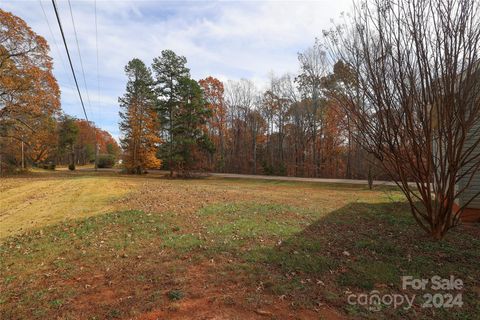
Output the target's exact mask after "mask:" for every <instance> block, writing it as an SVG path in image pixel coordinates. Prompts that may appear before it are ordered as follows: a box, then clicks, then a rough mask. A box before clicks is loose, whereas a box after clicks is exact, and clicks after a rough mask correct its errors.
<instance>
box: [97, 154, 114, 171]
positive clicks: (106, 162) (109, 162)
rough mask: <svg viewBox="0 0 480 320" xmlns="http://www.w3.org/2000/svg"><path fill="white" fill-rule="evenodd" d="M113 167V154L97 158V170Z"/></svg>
mask: <svg viewBox="0 0 480 320" xmlns="http://www.w3.org/2000/svg"><path fill="white" fill-rule="evenodd" d="M114 165H115V156H114V155H113V154H101V155H99V156H98V162H97V167H98V168H113V166H114Z"/></svg>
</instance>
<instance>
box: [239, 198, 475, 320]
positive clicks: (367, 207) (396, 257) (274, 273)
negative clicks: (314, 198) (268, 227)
mask: <svg viewBox="0 0 480 320" xmlns="http://www.w3.org/2000/svg"><path fill="white" fill-rule="evenodd" d="M479 247H480V228H479V227H478V226H477V227H470V228H466V227H462V226H460V227H458V228H456V229H454V230H452V231H451V232H450V233H449V234H448V235H447V236H446V238H445V239H444V240H443V241H434V240H432V239H431V238H430V237H429V236H428V235H427V234H425V233H424V232H423V231H422V230H421V229H420V228H419V227H418V226H417V225H416V224H415V222H414V220H413V218H412V217H411V216H410V214H409V208H408V205H407V204H406V203H379V204H368V203H350V204H349V205H347V206H345V207H343V208H341V209H338V210H336V211H334V212H332V213H330V214H329V215H327V216H325V217H323V218H320V219H318V220H317V221H315V222H314V223H312V224H310V225H309V226H308V227H306V228H305V229H303V230H302V231H301V232H299V233H297V234H294V235H293V236H290V237H288V238H287V239H285V240H279V242H278V243H277V245H275V246H273V247H269V248H261V249H257V250H252V251H250V252H248V253H247V254H246V255H245V259H246V261H247V262H248V263H249V264H250V265H251V266H252V267H253V269H256V271H255V273H256V274H257V275H258V277H259V279H261V280H259V281H261V282H262V284H263V286H264V287H265V289H266V290H268V291H270V292H271V293H273V294H276V295H279V296H287V297H288V296H290V298H292V299H293V301H295V302H296V303H298V304H302V305H306V306H307V307H315V305H321V304H325V303H326V304H329V305H334V306H336V307H337V308H341V309H343V310H344V311H345V312H347V313H348V314H349V315H351V316H360V317H366V318H369V317H371V318H376V317H377V316H380V315H379V314H378V313H370V312H369V311H368V310H366V309H365V308H361V307H358V306H351V305H348V304H347V299H346V298H347V294H346V293H350V292H356V293H368V292H369V291H371V290H379V291H380V292H384V293H402V292H403V293H405V292H404V291H402V282H401V277H402V276H407V275H409V276H413V277H415V278H431V277H432V276H434V275H438V276H440V277H442V278H449V277H450V275H454V276H455V277H456V278H460V279H462V280H463V282H464V285H465V290H463V301H464V303H465V304H464V306H463V308H457V309H454V310H452V309H450V310H447V309H441V310H432V309H426V310H420V309H419V305H417V308H416V309H417V310H415V311H413V310H410V311H408V312H407V311H405V310H402V309H398V310H393V308H390V309H389V308H388V307H387V308H385V309H384V310H382V312H381V313H382V314H383V316H384V317H394V318H400V319H403V318H412V319H413V318H416V317H417V316H422V317H423V316H425V317H426V318H429V317H431V316H433V315H434V313H433V312H436V313H437V315H438V314H440V315H441V316H442V317H443V318H445V319H447V318H459V319H473V318H474V316H475V315H477V314H479V313H480V306H479V304H478V301H479V299H480V296H479V288H480V282H479V279H480V272H479V271H480V270H479V268H478V264H477V263H476V262H475V261H477V262H478V261H480V250H479V249H478V248H479ZM259 265H261V266H262V267H260V268H259ZM265 269H267V270H268V272H265ZM426 292H429V291H428V290H427V291H424V292H412V293H416V294H418V295H423V294H424V293H426ZM430 292H432V290H430ZM446 293H447V292H446ZM457 293H458V292H457ZM422 301H423V300H417V301H416V302H417V303H418V304H420V303H421V302H422ZM420 318H421V317H420Z"/></svg>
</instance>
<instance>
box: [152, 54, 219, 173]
mask: <svg viewBox="0 0 480 320" xmlns="http://www.w3.org/2000/svg"><path fill="white" fill-rule="evenodd" d="M186 63H187V59H186V58H185V57H183V56H178V55H176V54H175V52H173V51H171V50H164V51H162V54H161V56H160V57H158V58H155V59H154V61H153V66H152V68H153V70H154V72H155V77H156V90H155V92H156V94H157V106H158V109H157V110H158V116H159V119H160V121H161V124H162V128H163V131H162V137H163V139H164V142H163V143H162V146H161V148H160V152H159V153H160V156H161V158H162V159H166V160H167V167H168V169H169V170H170V176H173V172H174V170H176V171H179V172H181V174H183V175H189V173H190V171H191V170H193V169H196V168H198V167H199V162H200V160H201V157H200V156H201V155H202V153H204V152H208V151H211V150H212V144H211V143H210V140H209V139H208V136H207V135H206V128H205V123H206V120H207V117H208V116H209V109H208V107H207V105H206V103H205V100H204V99H203V94H202V90H201V88H200V86H199V85H198V83H197V82H196V81H195V80H192V79H190V70H189V69H188V68H187V67H186V66H185V65H186Z"/></svg>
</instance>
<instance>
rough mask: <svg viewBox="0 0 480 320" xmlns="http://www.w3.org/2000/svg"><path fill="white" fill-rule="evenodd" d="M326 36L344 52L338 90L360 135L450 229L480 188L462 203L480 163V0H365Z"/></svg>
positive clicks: (434, 222) (418, 212)
mask: <svg viewBox="0 0 480 320" xmlns="http://www.w3.org/2000/svg"><path fill="white" fill-rule="evenodd" d="M325 36H326V39H327V40H328V43H329V46H330V48H331V49H332V53H333V56H334V57H335V59H338V60H340V63H337V65H336V68H335V74H334V77H335V78H336V85H334V86H330V87H329V94H330V95H331V96H332V97H334V98H335V99H337V101H338V102H339V103H340V104H341V105H342V106H343V108H344V110H345V111H346V113H347V115H348V117H349V119H351V121H353V123H354V125H355V127H356V128H357V130H356V131H355V135H354V138H355V140H356V141H357V142H358V143H359V144H360V145H361V146H362V147H363V148H365V149H366V150H367V151H368V152H370V153H371V154H373V155H374V156H375V157H376V158H377V159H378V160H380V162H381V163H382V165H383V167H384V169H385V170H386V171H387V172H388V173H389V174H390V176H391V178H392V179H393V180H395V182H396V183H397V184H398V186H399V187H400V188H401V190H402V191H403V193H404V194H405V196H406V198H407V200H408V202H409V204H410V207H411V212H412V214H413V217H414V218H415V220H416V221H417V222H418V224H419V225H420V226H421V228H422V229H424V230H425V231H426V232H428V233H429V234H430V235H431V236H432V237H433V238H435V239H441V238H443V237H444V236H445V234H446V233H447V231H448V230H449V229H451V228H452V227H454V226H455V225H456V224H457V223H458V222H459V217H460V214H461V212H462V210H463V209H464V208H465V207H466V206H467V205H468V204H469V203H470V201H471V200H472V199H473V198H475V197H476V196H477V195H478V194H477V195H474V196H472V198H471V199H470V200H469V201H468V200H467V201H466V202H463V203H460V208H459V209H457V210H454V202H455V199H456V198H458V197H459V196H460V195H462V194H463V193H464V191H465V190H466V188H468V186H469V185H470V183H471V181H472V179H473V177H474V175H475V174H476V172H477V171H478V168H479V166H480V153H479V152H478V148H479V143H480V133H479V132H478V128H479V126H478V122H479V121H480V117H479V116H480V112H479V111H480V69H479V66H480V64H479V61H478V59H479V56H478V55H479V53H480V19H479V2H478V1H476V0H464V1H455V0H405V1H390V0H372V1H365V2H362V3H361V4H360V5H359V6H357V7H356V8H355V12H354V14H353V16H352V17H351V19H347V21H346V23H345V24H343V25H339V26H336V27H335V28H334V29H332V30H330V31H327V32H325ZM410 182H413V183H410Z"/></svg>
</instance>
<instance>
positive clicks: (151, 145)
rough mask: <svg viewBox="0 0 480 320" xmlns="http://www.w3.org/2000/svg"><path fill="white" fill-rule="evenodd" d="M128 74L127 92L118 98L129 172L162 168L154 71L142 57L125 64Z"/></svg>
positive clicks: (138, 172) (122, 141) (125, 163)
mask: <svg viewBox="0 0 480 320" xmlns="http://www.w3.org/2000/svg"><path fill="white" fill-rule="evenodd" d="M125 73H126V75H127V77H128V82H127V88H126V93H125V94H124V95H123V97H121V98H119V99H118V100H119V103H120V106H121V107H122V108H123V110H124V111H123V112H120V118H121V119H122V121H121V123H120V130H121V131H122V133H123V138H122V139H121V140H120V142H121V144H122V147H123V149H124V151H125V156H124V165H125V168H126V169H127V171H129V172H132V173H137V174H141V173H142V172H143V171H144V170H145V169H148V168H158V167H160V164H161V162H160V160H159V159H157V157H156V154H157V149H158V145H159V143H160V141H161V140H160V137H159V128H160V127H159V122H158V120H157V116H156V111H155V107H156V105H155V94H154V92H153V89H152V85H153V79H152V74H151V71H150V70H149V69H148V68H147V66H146V65H145V64H144V63H143V62H142V61H141V60H139V59H133V60H131V61H130V62H129V63H128V64H127V66H126V67H125Z"/></svg>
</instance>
